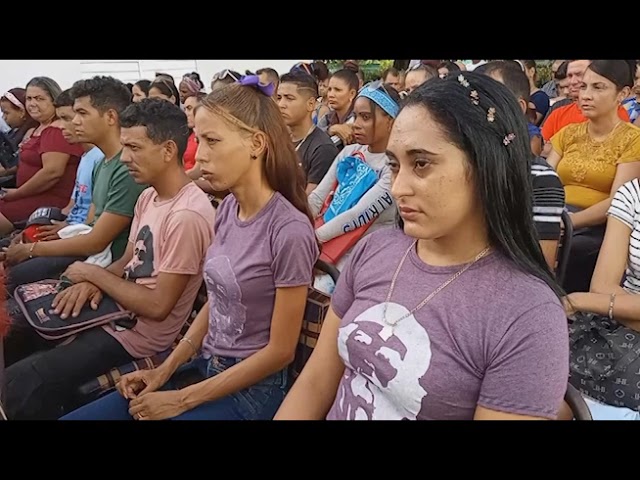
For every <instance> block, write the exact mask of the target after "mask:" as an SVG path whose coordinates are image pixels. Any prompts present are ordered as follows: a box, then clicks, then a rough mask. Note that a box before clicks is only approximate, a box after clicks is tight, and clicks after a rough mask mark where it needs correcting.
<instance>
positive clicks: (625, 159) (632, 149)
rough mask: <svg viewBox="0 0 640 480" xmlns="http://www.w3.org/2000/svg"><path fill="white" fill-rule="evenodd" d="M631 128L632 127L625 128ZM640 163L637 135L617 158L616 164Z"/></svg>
mask: <svg viewBox="0 0 640 480" xmlns="http://www.w3.org/2000/svg"><path fill="white" fill-rule="evenodd" d="M627 128H632V127H627ZM638 161H640V134H637V135H635V136H634V137H633V139H632V140H631V141H630V142H629V144H628V145H627V148H625V149H624V150H623V151H622V153H621V154H620V157H619V158H618V162H617V163H618V164H620V163H631V162H638Z"/></svg>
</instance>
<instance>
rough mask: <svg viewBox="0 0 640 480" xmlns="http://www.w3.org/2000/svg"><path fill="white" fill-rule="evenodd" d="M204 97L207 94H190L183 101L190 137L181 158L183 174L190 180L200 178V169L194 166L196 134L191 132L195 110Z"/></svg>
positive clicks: (196, 147)
mask: <svg viewBox="0 0 640 480" xmlns="http://www.w3.org/2000/svg"><path fill="white" fill-rule="evenodd" d="M206 95H207V94H206V93H204V92H196V93H193V92H190V93H188V94H187V97H186V98H185V100H184V113H185V114H186V115H187V124H188V125H189V129H190V130H191V135H189V140H188V141H187V149H186V150H185V152H184V156H183V157H182V163H183V165H184V170H185V172H187V174H188V175H189V177H190V178H191V179H192V180H197V179H198V178H200V168H198V167H197V166H196V152H197V151H198V142H196V134H195V133H194V132H193V127H194V125H195V120H194V117H195V110H196V107H197V106H198V105H200V102H201V101H202V99H203V98H204V97H206Z"/></svg>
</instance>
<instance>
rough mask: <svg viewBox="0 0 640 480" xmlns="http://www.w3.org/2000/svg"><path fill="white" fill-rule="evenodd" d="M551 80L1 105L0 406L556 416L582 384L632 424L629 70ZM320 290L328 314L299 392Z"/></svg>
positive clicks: (512, 70) (159, 415)
mask: <svg viewBox="0 0 640 480" xmlns="http://www.w3.org/2000/svg"><path fill="white" fill-rule="evenodd" d="M331 70H333V71H331ZM551 70H552V78H551V80H550V81H549V82H547V83H545V84H542V83H541V82H540V79H539V76H540V70H539V65H538V64H537V63H536V62H535V61H533V60H491V61H489V60H474V61H472V62H471V63H464V62H460V61H455V60H422V61H413V62H412V63H411V64H410V66H409V67H408V68H406V69H404V70H402V69H398V68H393V67H392V68H388V69H386V70H385V71H383V72H381V74H380V76H379V78H378V79H377V80H375V81H369V79H367V78H366V77H367V75H365V72H364V70H363V69H362V67H361V66H360V65H359V63H358V61H355V60H347V61H345V62H344V63H343V64H342V65H341V66H340V67H339V68H337V69H329V68H328V66H327V65H326V64H325V63H324V62H322V61H314V62H312V63H304V62H302V63H298V64H296V65H295V66H294V67H292V68H291V70H290V71H288V72H282V74H281V73H279V72H277V71H276V70H274V69H272V68H270V67H268V66H265V67H264V68H261V69H259V70H257V71H255V73H254V72H251V71H248V70H247V71H246V72H245V74H241V73H239V72H237V71H234V70H230V69H225V70H223V71H221V72H219V73H217V74H215V75H214V76H213V78H212V79H211V82H210V85H208V86H207V87H209V88H207V89H208V90H209V91H210V93H207V92H205V83H204V82H203V79H201V78H200V75H199V74H198V73H197V72H191V73H187V74H185V75H184V76H182V77H181V78H179V79H178V81H176V78H174V77H173V76H172V75H169V74H167V73H162V72H159V73H157V74H156V76H155V78H153V79H151V80H139V81H138V82H136V83H135V84H128V85H127V84H125V83H123V82H121V81H120V80H117V79H115V78H113V77H104V76H97V77H94V78H89V79H85V80H78V81H77V82H75V83H74V84H73V85H72V87H71V88H69V89H68V90H64V91H63V90H62V89H61V88H60V86H59V85H58V84H57V83H56V81H55V80H53V79H51V78H48V77H36V78H33V79H32V80H30V81H29V82H28V84H27V85H26V86H24V88H23V87H16V88H12V89H11V90H9V91H7V92H6V93H4V94H3V95H2V96H1V97H0V108H1V110H2V113H3V118H4V121H5V123H6V125H7V127H6V128H5V131H4V132H3V133H2V137H1V139H0V140H1V142H0V165H1V169H0V186H2V187H3V188H2V189H1V190H0V192H1V195H0V245H1V246H2V251H1V252H0V261H1V262H2V264H1V272H2V277H1V278H2V288H1V289H0V296H1V297H2V298H1V300H2V302H5V303H6V305H5V306H4V307H3V313H7V314H8V317H5V316H3V315H0V339H1V340H2V349H0V355H1V356H2V359H3V362H0V406H2V411H3V412H4V413H5V414H6V416H7V417H8V418H9V419H10V420H21V419H63V420H97V419H103V420H165V419H173V420H268V419H318V420H319V419H331V420H359V419H364V420H366V419H368V420H392V419H397V420H403V419H410V420H421V419H435V420H444V419H458V420H525V419H550V420H557V419H560V420H564V419H567V420H569V419H572V418H574V412H573V411H572V410H571V408H570V407H569V405H568V404H567V403H566V402H565V395H566V392H567V389H568V388H570V385H573V386H574V387H575V388H576V389H578V390H579V392H580V394H581V395H582V397H583V399H584V402H585V404H586V408H588V409H589V411H590V412H591V415H592V416H593V418H594V419H634V420H640V413H639V412H640V402H638V400H637V398H640V391H638V387H637V385H640V383H638V382H637V379H636V378H635V372H637V371H638V369H640V355H635V356H634V355H632V353H633V352H634V351H640V348H639V347H640V335H638V332H640V323H639V322H640V316H639V315H638V313H637V312H638V306H636V303H637V298H636V294H638V293H639V292H640V243H639V242H640V217H639V216H638V213H637V212H640V183H638V182H639V179H640V163H639V162H640V128H639V127H638V126H636V125H635V123H636V121H637V119H638V112H639V111H640V109H639V108H638V102H637V101H636V96H635V95H636V92H637V91H638V80H639V77H640V75H638V74H639V73H640V69H639V67H638V63H637V62H636V61H626V60H556V61H553V62H552V64H551ZM5 182H7V183H5ZM11 182H13V183H11ZM319 261H321V262H320V263H322V262H325V263H328V264H330V265H333V266H334V267H335V268H336V269H337V272H339V278H338V280H337V282H334V281H333V279H332V278H331V277H330V276H329V275H326V274H324V275H323V274H321V273H320V272H319V270H318V269H317V268H318V265H319V263H318V262H319ZM561 265H565V266H566V272H564V271H563V273H564V275H562V276H558V273H559V271H560V269H561ZM52 281H53V283H54V284H55V288H54V289H53V290H48V288H49V287H47V285H49V284H50V282H52ZM200 290H202V291H206V302H204V305H200V304H199V303H198V292H199V291H200ZM34 292H36V293H34ZM38 292H48V293H47V295H48V297H47V300H46V302H47V303H46V305H45V306H44V309H41V310H37V311H36V313H35V314H34V313H33V312H31V310H29V307H28V304H29V302H30V301H31V300H32V298H31V297H29V295H31V296H32V297H33V298H36V296H37V295H45V293H38ZM309 292H321V293H322V295H324V296H325V297H326V298H327V299H330V306H329V308H328V312H327V315H326V317H325V318H324V321H323V323H322V330H321V331H320V332H319V338H318V340H317V344H315V347H314V348H313V352H312V354H311V356H310V358H309V359H308V361H307V362H306V365H305V366H304V368H303V369H302V372H301V373H300V375H299V376H296V377H294V376H292V374H291V369H290V366H291V364H292V362H293V361H294V358H295V357H296V352H297V348H298V343H299V341H300V332H301V328H302V327H303V323H304V321H305V318H306V317H305V315H306V313H305V312H306V311H307V309H306V305H307V301H308V295H309ZM37 298H40V297H37ZM638 298H640V297H638ZM639 305H640V304H639ZM111 306H115V308H116V309H117V310H118V311H119V312H124V313H126V316H121V317H118V318H117V319H115V320H113V321H110V322H106V323H105V322H103V323H95V325H94V324H89V323H86V325H89V326H87V327H86V328H78V329H77V330H73V328H72V327H71V326H73V325H85V323H83V322H87V321H89V320H92V319H95V318H97V317H98V316H99V315H100V314H101V313H100V312H102V311H103V310H105V309H109V308H111ZM194 308H196V312H195V313H192V312H193V310H194ZM38 312H40V313H38ZM44 312H46V313H44ZM34 315H35V316H36V317H38V318H36V319H35V320H34V318H32V317H33V316H34ZM51 318H54V319H57V320H56V321H61V322H68V324H69V325H70V327H69V328H70V330H69V332H71V333H69V334H68V335H66V336H65V335H63V336H60V337H55V336H47V335H45V334H43V329H42V328H40V327H38V321H42V320H43V319H44V320H45V321H49V320H50V319H51ZM136 362H143V363H145V362H146V363H145V365H146V366H144V367H140V368H138V367H136V368H134V369H133V371H131V370H128V372H129V373H125V374H123V375H122V376H121V377H120V378H119V380H118V381H117V382H116V383H115V385H114V387H115V388H112V389H111V390H107V391H105V393H106V395H103V396H100V397H99V398H98V399H95V398H88V397H87V396H86V395H84V394H83V393H82V392H83V388H82V387H83V386H84V385H85V384H87V382H90V381H93V380H94V379H96V378H98V377H100V376H102V375H104V374H106V373H108V372H111V371H118V369H120V368H122V367H123V366H125V365H129V364H135V365H139V364H140V363H136ZM3 363H4V365H3Z"/></svg>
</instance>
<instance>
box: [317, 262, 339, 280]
mask: <svg viewBox="0 0 640 480" xmlns="http://www.w3.org/2000/svg"><path fill="white" fill-rule="evenodd" d="M316 269H317V270H320V271H321V272H322V273H326V274H327V275H329V276H330V277H331V280H333V283H336V284H337V283H338V277H340V271H339V270H338V269H337V268H336V266H335V265H332V264H330V263H328V262H325V261H324V260H318V261H317V262H316Z"/></svg>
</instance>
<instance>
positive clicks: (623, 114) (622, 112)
mask: <svg viewBox="0 0 640 480" xmlns="http://www.w3.org/2000/svg"><path fill="white" fill-rule="evenodd" d="M618 117H620V120H622V121H624V122H630V121H631V117H629V112H627V109H626V108H624V107H623V106H622V105H620V106H619V107H618Z"/></svg>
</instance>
